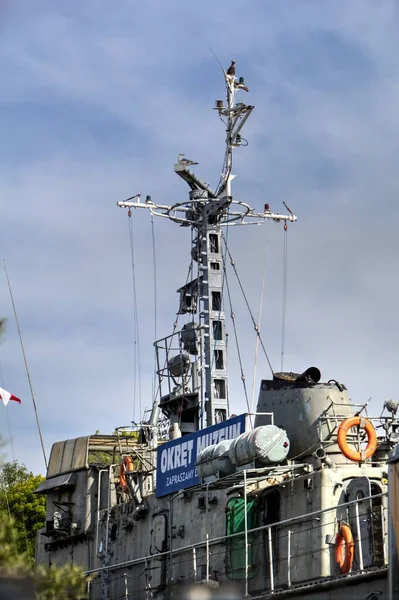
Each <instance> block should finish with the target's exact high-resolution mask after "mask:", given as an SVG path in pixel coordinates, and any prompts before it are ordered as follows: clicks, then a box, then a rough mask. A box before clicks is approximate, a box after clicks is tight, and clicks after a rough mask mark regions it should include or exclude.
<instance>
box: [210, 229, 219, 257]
mask: <svg viewBox="0 0 399 600" xmlns="http://www.w3.org/2000/svg"><path fill="white" fill-rule="evenodd" d="M209 252H212V253H213V254H219V238H218V236H217V235H216V233H210V234H209Z"/></svg>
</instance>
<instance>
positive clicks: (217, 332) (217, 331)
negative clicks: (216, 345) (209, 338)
mask: <svg viewBox="0 0 399 600" xmlns="http://www.w3.org/2000/svg"><path fill="white" fill-rule="evenodd" d="M212 327H213V339H214V340H218V341H219V340H221V339H223V338H222V321H212Z"/></svg>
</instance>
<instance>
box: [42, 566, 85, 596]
mask: <svg viewBox="0 0 399 600" xmlns="http://www.w3.org/2000/svg"><path fill="white" fill-rule="evenodd" d="M34 578H35V587H36V596H37V600H55V599H56V600H77V599H83V598H86V593H87V581H88V578H87V577H86V575H85V574H84V572H83V571H82V569H81V568H80V567H74V566H72V565H63V566H62V567H45V566H43V565H40V566H39V567H37V569H36V571H35V574H34Z"/></svg>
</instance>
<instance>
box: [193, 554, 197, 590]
mask: <svg viewBox="0 0 399 600" xmlns="http://www.w3.org/2000/svg"><path fill="white" fill-rule="evenodd" d="M193 579H194V582H196V581H197V551H196V549H195V548H193Z"/></svg>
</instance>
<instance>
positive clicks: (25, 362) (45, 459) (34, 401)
mask: <svg viewBox="0 0 399 600" xmlns="http://www.w3.org/2000/svg"><path fill="white" fill-rule="evenodd" d="M3 267H4V272H5V275H6V280H7V285H8V291H9V292H10V298H11V304H12V308H13V311H14V317H15V323H16V325H17V330H18V337H19V342H20V346H21V351H22V356H23V360H24V364H25V371H26V375H27V378H28V384H29V389H30V394H31V398H32V403H33V409H34V411H35V418H36V425H37V431H38V433H39V438H40V445H41V447H42V453H43V459H44V464H45V466H46V471H47V468H48V462H47V456H46V450H45V448H44V441H43V435H42V429H41V426H40V421H39V413H38V410H37V406H36V399H35V394H34V392H33V385H32V380H31V376H30V371H29V367H28V360H27V358H26V354H25V347H24V343H23V341H22V333H21V328H20V326H19V320H18V315H17V309H16V306H15V302H14V296H13V293H12V290H11V283H10V279H9V277H8V271H7V267H6V261H5V260H4V259H3Z"/></svg>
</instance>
